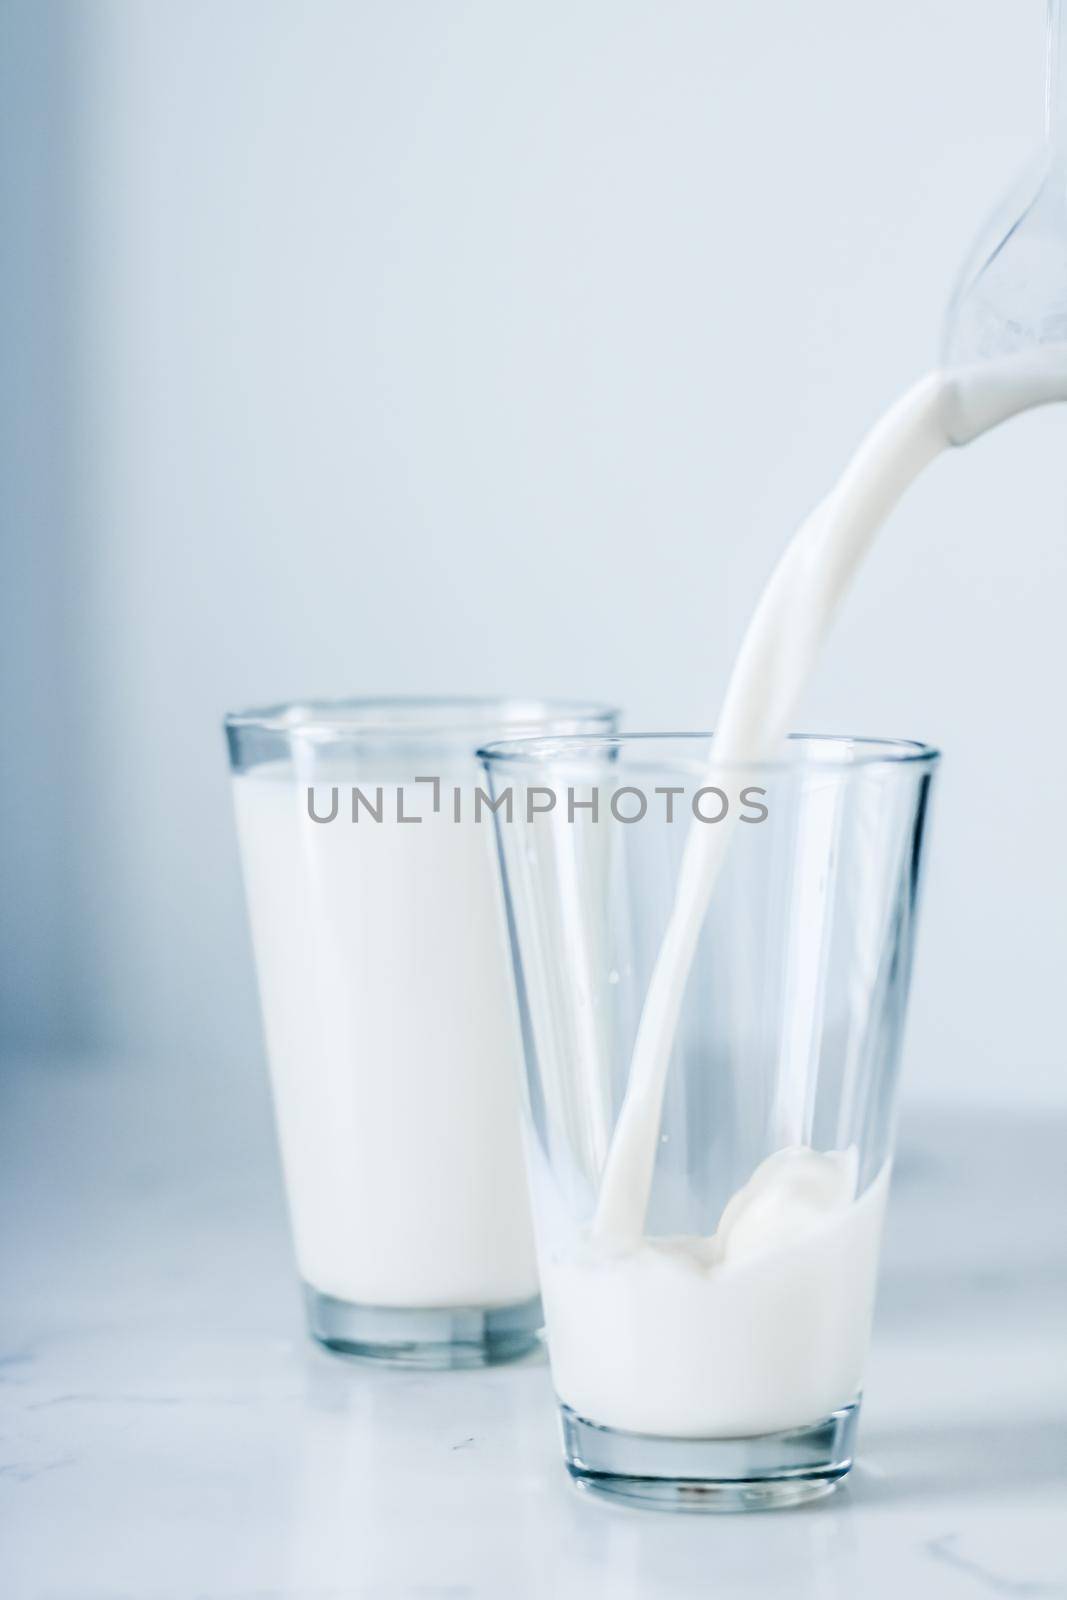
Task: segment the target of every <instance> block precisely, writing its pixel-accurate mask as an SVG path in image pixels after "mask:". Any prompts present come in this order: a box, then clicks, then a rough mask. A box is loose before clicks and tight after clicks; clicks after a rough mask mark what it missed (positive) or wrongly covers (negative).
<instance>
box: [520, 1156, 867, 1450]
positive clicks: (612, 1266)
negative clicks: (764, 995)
mask: <svg viewBox="0 0 1067 1600" xmlns="http://www.w3.org/2000/svg"><path fill="white" fill-rule="evenodd" d="M855 1183H856V1164H855V1153H854V1152H852V1151H849V1152H847V1153H842V1154H836V1153H833V1154H828V1155H820V1154H818V1153H816V1152H815V1151H812V1150H783V1151H779V1152H778V1154H777V1155H773V1156H771V1157H770V1158H769V1159H768V1160H767V1161H764V1162H763V1163H762V1164H761V1166H760V1167H758V1168H757V1170H756V1172H755V1173H754V1174H753V1176H752V1178H751V1179H750V1180H749V1182H748V1183H747V1184H746V1185H745V1187H744V1188H743V1189H741V1190H739V1191H738V1193H737V1194H736V1195H734V1197H733V1199H732V1200H731V1201H730V1203H729V1205H728V1206H727V1207H726V1209H725V1211H724V1212H723V1215H722V1219H721V1221H720V1223H719V1227H718V1229H717V1230H716V1232H715V1233H714V1234H713V1235H712V1236H711V1237H710V1238H707V1239H704V1238H679V1239H649V1240H646V1241H645V1242H644V1243H643V1244H642V1245H641V1246H639V1247H638V1248H637V1249H635V1250H628V1251H625V1252H623V1253H622V1254H619V1255H612V1254H610V1253H607V1252H605V1251H604V1250H603V1249H598V1248H597V1247H596V1246H595V1245H593V1246H590V1248H589V1251H588V1253H587V1254H584V1255H579V1256H577V1257H575V1256H571V1257H570V1258H569V1259H568V1258H567V1257H566V1255H563V1256H557V1257H555V1258H546V1259H545V1261H544V1262H543V1264H542V1285H543V1291H542V1292H543V1294H544V1297H545V1315H546V1319H547V1323H548V1329H549V1339H550V1350H551V1355H552V1376H553V1381H554V1383H555V1386H556V1392H557V1393H558V1395H559V1397H560V1399H561V1400H563V1401H564V1402H565V1403H566V1404H567V1405H569V1406H571V1407H572V1409H573V1410H575V1411H577V1412H578V1413H579V1415H580V1416H583V1417H588V1418H591V1419H592V1420H594V1421H596V1422H599V1423H602V1424H604V1425H606V1426H608V1427H612V1428H624V1429H626V1430H627V1431H629V1432H632V1433H654V1434H663V1435H667V1436H670V1437H674V1438H687V1437H688V1438H715V1437H728V1436H731V1435H745V1434H754V1433H769V1432H773V1431H775V1430H777V1429H779V1428H790V1427H795V1426H800V1425H802V1424H804V1423H808V1422H813V1421H816V1420H818V1419H819V1418H820V1417H825V1416H827V1415H828V1414H829V1413H830V1412H831V1411H835V1410H836V1409H837V1408H838V1407H839V1406H843V1405H847V1404H849V1403H850V1402H851V1401H852V1400H854V1399H855V1396H856V1391H857V1390H858V1388H859V1386H860V1379H861V1376H862V1372H863V1362H864V1358H865V1356H866V1351H867V1343H868V1339H869V1336H870V1324H871V1313H872V1309H873V1306H874V1290H875V1279H876V1273H877V1261H878V1243H879V1238H880V1234H881V1227H882V1215H883V1211H884V1209H885V1197H886V1190H887V1187H888V1173H887V1172H885V1171H883V1172H882V1173H881V1174H880V1175H879V1177H878V1178H877V1179H876V1180H875V1182H874V1183H872V1184H870V1185H869V1186H868V1188H867V1189H866V1191H865V1192H864V1194H863V1195H862V1196H861V1197H860V1199H859V1200H854V1198H853V1195H854V1190H855ZM549 1254H550V1253H548V1252H546V1257H549Z"/></svg>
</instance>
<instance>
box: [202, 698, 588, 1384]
mask: <svg viewBox="0 0 1067 1600" xmlns="http://www.w3.org/2000/svg"><path fill="white" fill-rule="evenodd" d="M613 725H614V716H613V713H612V712H610V711H608V710H605V709H604V708H603V707H600V706H593V705H584V704H581V705H580V704H567V703H562V702H559V703H550V702H540V701H502V700H480V699H456V700H347V701H338V702H327V703H305V704H294V705H284V706H274V707H270V708H267V709H265V710H255V711H246V712H240V713H235V714H233V715H231V716H229V717H227V718H226V732H227V738H228V742H229V750H230V761H231V766H232V771H233V792H234V803H235V807H236V813H237V828H238V836H239V842H240V850H241V860H242V865H243V870H244V878H245V886H246V892H247V899H248V907H249V914H250V919H251V925H252V938H253V944H254V947H255V957H256V967H257V972H258V978H259V989H260V998H261V1004H262V1011H263V1020H264V1026H265V1031H266V1041H267V1053H268V1057H269V1062H270V1072H271V1080H272V1086H273V1095H274V1105H275V1113H276V1120H277V1127H278V1136H279V1142H280V1145H281V1154H282V1163H283V1167H284V1173H285V1184H286V1191H287V1195H288V1202H289V1212H290V1218H291V1222H292V1231H293V1238H294V1243H295V1249H296V1257H297V1263H298V1267H299V1271H300V1276H301V1279H302V1281H303V1284H304V1290H305V1297H306V1306H307V1314H308V1320H309V1323H310V1328H311V1332H312V1333H313V1335H314V1336H315V1337H316V1338H317V1339H319V1340H320V1341H321V1342H322V1343H323V1344H325V1345H327V1346H329V1347H330V1348H331V1349H335V1350H339V1351H343V1352H346V1353H350V1354H358V1355H363V1356H377V1357H381V1358H385V1359H391V1360H395V1361H403V1362H410V1363H413V1364H419V1365H423V1366H445V1367H456V1366H478V1365H482V1364H484V1363H488V1362H493V1361H501V1360H507V1359H510V1358H512V1357H514V1356H517V1355H521V1354H522V1353H523V1352H524V1351H526V1350H527V1349H529V1348H530V1346H531V1345H532V1344H533V1343H534V1341H535V1339H536V1337H537V1331H538V1329H539V1327H540V1323H541V1312H540V1302H539V1299H538V1281H537V1269H536V1264H535V1258H534V1247H533V1241H532V1237H531V1228H530V1221H529V1215H528V1204H527V1194H526V1184H525V1179H524V1176H523V1172H522V1161H521V1152H520V1136H519V1129H518V1112H517V1105H518V1099H519V1083H520V1076H521V1044H520V1036H519V1024H518V1018H517V1013H516V1005H515V993H514V985H513V979H512V974H511V966H510V958H509V954H508V948H507V934H506V929H505V924H504V914H503V904H502V896H501V891H500V882H499V871H498V866H497V856H496V845H495V840H494V835H493V825H492V814H491V812H490V811H489V810H488V808H487V806H486V804H485V801H486V800H487V798H488V791H487V788H486V786H485V780H484V776H483V774H482V772H481V769H480V767H479V765H478V762H477V760H476V756H475V752H476V750H477V748H478V746H479V744H482V743H484V742H485V741H486V740H487V739H489V738H493V737H503V736H506V735H508V734H519V733H527V734H533V733H539V732H540V733H547V732H572V733H581V732H584V733H590V734H597V733H599V734H603V733H606V732H609V731H610V730H611V729H612V727H613Z"/></svg>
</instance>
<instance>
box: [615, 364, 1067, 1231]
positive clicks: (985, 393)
mask: <svg viewBox="0 0 1067 1600" xmlns="http://www.w3.org/2000/svg"><path fill="white" fill-rule="evenodd" d="M1064 399H1067V350H1049V351H1045V352H1041V353H1039V354H1036V355H1035V354H1026V355H1024V356H1014V357H1011V358H1008V359H1005V360H1003V361H999V362H996V363H991V364H989V365H988V366H980V367H977V368H972V369H967V370H966V371H962V372H957V373H954V374H953V375H951V376H950V377H946V376H945V375H944V374H942V373H937V372H935V373H931V374H929V375H928V376H927V377H925V378H923V379H922V380H921V381H920V382H919V383H917V384H916V385H915V386H914V388H912V389H910V390H909V391H908V392H907V393H906V394H905V395H904V396H903V397H902V399H900V400H898V401H897V403H896V405H894V406H893V407H892V408H891V409H890V410H889V411H888V412H887V413H886V414H885V416H884V417H882V418H881V420H880V421H879V422H878V423H876V425H875V426H874V428H873V429H872V430H871V431H870V433H869V434H868V435H867V437H866V438H865V439H864V440H863V442H862V444H861V445H860V447H859V449H858V450H857V451H856V453H855V455H854V456H853V458H852V460H851V461H850V462H849V464H848V466H847V467H846V468H845V471H844V473H843V474H842V476H841V478H840V479H839V480H838V482H837V484H836V485H835V487H834V489H833V490H832V491H831V493H830V494H829V495H828V496H827V498H826V499H825V500H823V501H822V502H821V504H820V505H818V506H816V508H815V510H814V511H813V512H812V513H811V515H810V516H809V517H808V518H807V520H806V521H805V522H804V523H802V524H801V527H800V528H799V530H798V531H797V533H796V534H795V535H794V537H793V539H792V541H791V542H790V544H789V545H788V546H787V547H786V550H785V553H784V554H783V556H782V557H781V559H780V561H779V563H778V565H777V567H776V568H775V570H774V572H773V573H772V574H771V577H770V580H769V582H768V583H767V586H766V588H765V589H764V591H763V594H762V596H761V598H760V601H759V604H758V605H757V607H756V610H755V612H754V614H753V617H752V620H751V622H750V623H749V626H748V630H747V632H746V634H745V637H744V640H743V641H742V644H741V649H740V652H739V654H738V656H737V659H736V661H735V663H734V667H733V671H732V672H731V674H730V679H729V682H728V685H727V690H726V696H725V699H724V702H723V707H722V712H721V714H720V716H719V720H718V722H717V724H716V734H715V739H714V748H713V752H712V757H711V765H710V767H709V775H708V778H707V782H709V783H714V782H715V781H716V776H715V775H716V772H717V771H720V769H722V768H723V767H734V768H741V769H743V768H744V765H745V763H749V762H752V763H758V762H760V761H767V760H771V759H773V758H774V756H775V754H776V753H777V750H778V747H779V745H780V742H781V740H782V738H783V737H784V735H785V733H786V731H787V729H788V726H789V723H790V721H791V719H792V717H793V714H794V710H795V707H796V705H797V703H798V701H799V699H800V697H801V695H802V693H803V691H804V688H805V687H806V685H807V682H808V679H809V678H810V676H811V673H812V671H813V669H814V666H815V663H816V661H817V660H818V657H819V654H820V652H821V650H822V648H823V645H824V644H825V641H826V638H827V636H828V634H829V632H830V628H831V626H832V624H833V621H834V618H835V616H836V614H837V610H838V606H839V605H840V603H841V600H842V599H843V597H844V595H845V593H846V592H847V590H848V586H849V584H850V583H851V581H852V579H853V577H854V576H855V573H856V571H857V570H858V568H859V566H860V564H861V563H862V561H863V558H864V556H865V555H866V554H867V551H868V550H869V549H870V546H871V544H872V543H873V540H874V537H875V535H876V533H877V532H878V529H879V528H880V527H881V525H882V523H883V521H884V520H885V518H886V517H887V516H888V515H889V513H890V512H891V511H892V509H893V507H894V506H895V505H896V504H897V502H898V501H899V500H900V498H901V496H902V495H903V494H904V492H905V490H907V489H908V488H909V487H910V485H911V484H912V483H913V482H914V481H915V479H916V478H917V477H918V476H919V475H920V473H921V472H923V470H924V469H925V468H926V467H927V466H929V464H930V463H931V462H932V461H933V460H935V458H936V457H937V456H939V455H940V454H941V453H942V452H943V451H944V450H946V449H947V448H948V447H949V445H950V444H953V443H967V442H969V441H970V440H971V439H974V438H977V437H978V435H979V434H980V433H983V432H986V431H987V430H988V429H989V428H992V427H994V426H996V425H997V424H998V423H1000V422H1003V421H1005V420H1007V418H1008V417H1011V416H1014V415H1015V414H1016V413H1017V412H1020V411H1024V410H1027V409H1029V408H1030V407H1032V406H1036V405H1043V404H1046V403H1047V402H1049V401H1052V400H1064ZM730 831H731V830H730V828H729V827H728V826H727V827H721V828H715V829H708V828H701V827H699V826H697V825H693V826H691V827H690V830H689V835H688V837H687V840H686V847H685V853H684V856H683V861H682V867H681V871H680V874H679V882H678V888H677V892H676V898H675V903H674V907H673V910H672V912H671V916H670V920H669V922H668V925H667V929H666V932H665V934H664V938H663V944H662V946H661V948H660V952H659V955H658V958H657V961H656V965H655V967H654V969H653V973H652V978H651V981H650V983H649V990H648V995H647V997H646V1000H645V1005H644V1008H643V1011H642V1015H641V1020H640V1024H639V1027H638V1032H637V1038H636V1042H635V1046H634V1053H633V1060H632V1063H631V1067H630V1076H629V1081H628V1086H627V1091H626V1097H625V1100H624V1103H623V1107H622V1111H621V1113H620V1116H619V1120H618V1122H617V1124H616V1128H615V1132H614V1135H613V1138H612V1142H611V1149H610V1151H609V1155H608V1160H607V1164H606V1167H605V1170H604V1174H603V1178H602V1181H601V1188H600V1195H599V1202H598V1206H597V1215H596V1222H595V1232H596V1233H597V1235H598V1236H599V1237H600V1238H602V1239H605V1240H615V1241H616V1242H618V1241H628V1242H630V1243H632V1242H633V1241H635V1240H636V1239H638V1238H639V1237H640V1235H641V1232H642V1229H643V1226H644V1218H645V1212H646V1210H647V1207H648V1195H649V1189H650V1186H651V1182H652V1170H653V1165H654V1162H655V1153H656V1144H657V1140H658V1136H659V1123H660V1111H661V1106H662V1100H663V1087H664V1083H665V1080H666V1074H667V1067H668V1064H669V1061H670V1054H671V1047H672V1044H673V1041H674V1033H675V1028H676V1026H677V1021H678V1013H679V1010H680V1008H681V1003H682V997H683V994H684V992H685V984H686V980H687V978H688V976H689V969H690V966H691V964H692V959H693V953H694V950H695V948H696V943H697V940H698V938H699V936H700V930H701V927H702V926H703V922H704V914H705V912H706V910H707V906H708V901H709V900H710V898H711V894H712V892H713V890H714V887H715V881H716V879H717V877H718V875H719V870H720V868H721V866H722V862H723V860H724V859H725V855H726V852H727V850H728V849H729V847H730ZM799 1136H800V1132H799V1130H798V1129H797V1128H795V1127H794V1128H789V1127H787V1128H783V1129H782V1130H781V1137H782V1142H783V1143H784V1144H789V1143H793V1142H795V1141H796V1140H797V1139H798V1138H799Z"/></svg>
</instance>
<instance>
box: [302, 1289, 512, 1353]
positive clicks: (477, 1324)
mask: <svg viewBox="0 0 1067 1600" xmlns="http://www.w3.org/2000/svg"><path fill="white" fill-rule="evenodd" d="M304 1305H305V1307H306V1309H307V1318H308V1326H309V1327H310V1329H311V1333H312V1335H313V1337H314V1338H316V1339H317V1340H318V1341H319V1343H320V1344H322V1345H325V1346H326V1348H327V1350H333V1351H335V1352H337V1353H338V1354H340V1355H346V1356H363V1357H366V1358H369V1359H370V1360H372V1361H390V1362H393V1363H394V1364H396V1365H398V1366H405V1367H439V1368H448V1367H490V1366H494V1365H495V1364H496V1363H497V1362H500V1361H515V1360H516V1359H517V1358H518V1357H519V1356H524V1355H526V1353H527V1352H528V1351H530V1350H532V1349H534V1347H535V1346H536V1345H537V1343H538V1333H539V1331H540V1328H541V1322H542V1317H541V1301H540V1299H539V1298H538V1297H537V1296H535V1297H534V1298H533V1299H532V1300H524V1301H522V1302H520V1304H518V1305H514V1306H498V1307H495V1308H493V1309H491V1310H486V1309H484V1308H479V1307H476V1306H474V1307H469V1306H447V1307H440V1308H438V1307H428V1308H423V1307H416V1308H408V1307H404V1306H400V1307H395V1306H363V1305H354V1304H352V1303H351V1302H349V1301H347V1300H335V1299H334V1298H333V1297H332V1295H328V1294H320V1292H319V1291H318V1289H313V1288H312V1287H311V1285H310V1284H308V1283H305V1284H304Z"/></svg>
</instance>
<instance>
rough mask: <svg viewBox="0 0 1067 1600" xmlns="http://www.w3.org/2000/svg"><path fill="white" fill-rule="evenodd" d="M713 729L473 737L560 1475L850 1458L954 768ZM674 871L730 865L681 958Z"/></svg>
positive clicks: (706, 1504) (750, 1471)
mask: <svg viewBox="0 0 1067 1600" xmlns="http://www.w3.org/2000/svg"><path fill="white" fill-rule="evenodd" d="M709 750H710V751H711V759H712V762H713V758H714V741H713V740H712V739H711V736H710V735H695V734H694V735H678V736H670V735H664V736H660V735H639V734H635V735H626V736H622V737H619V738H613V737H609V738H588V737H572V738H562V739H560V738H555V739H554V738H534V739H527V740H520V741H515V742H507V743H501V744H496V745H494V746H491V747H490V748H488V749H487V750H484V751H483V752H482V754H483V759H484V761H485V766H486V770H487V773H488V776H489V781H490V785H491V788H492V791H493V800H494V804H495V806H496V808H497V809H496V811H495V822H496V831H497V839H498V844H499V849H500V856H501V862H502V865H503V872H504V881H505V891H506V901H507V909H508V916H509V924H510V934H511V940H512V949H513V954H514V959H515V966H516V973H517V978H518V991H519V1003H520V1011H521V1015H522V1024H523V1032H524V1046H525V1059H526V1084H527V1093H526V1098H525V1107H524V1122H525V1134H526V1148H527V1159H528V1166H529V1172H530V1180H531V1192H532V1197H533V1205H534V1222H535V1231H536V1235H537V1245H538V1256H539V1262H540V1271H541V1283H542V1293H543V1296H544V1303H545V1321H546V1329H547V1334H548V1343H549V1353H550V1359H551V1363H552V1373H553V1378H554V1382H555V1387H556V1391H557V1394H558V1397H559V1402H560V1409H561V1414H562V1421H563V1440H564V1452H565V1457H566V1464H567V1467H568V1468H569V1470H570V1472H571V1474H572V1475H573V1476H574V1477H575V1478H577V1479H578V1480H580V1481H581V1482H582V1483H583V1484H585V1485H586V1486H588V1487H590V1488H594V1489H599V1490H602V1491H606V1492H611V1493H614V1494H617V1495H624V1496H628V1497H630V1498H632V1499H637V1500H643V1501H652V1502H655V1503H659V1504H666V1505H672V1506H678V1507H695V1508H705V1509H743V1508H758V1507H765V1506H775V1505H784V1504H794V1503H796V1502H798V1501H802V1500H807V1499H810V1498H813V1497H814V1496H817V1495H820V1494H824V1493H826V1492H828V1491H829V1490H830V1489H832V1488H833V1486H834V1485H835V1484H836V1482H837V1481H838V1480H839V1479H840V1478H841V1477H842V1476H843V1474H844V1473H845V1472H847V1471H848V1468H849V1466H850V1465H851V1459H852V1449H853V1438H854V1434H855V1428H856V1420H857V1415H858V1410H859V1396H860V1387H861V1381H862V1373H863V1364H864V1357H865V1352H866V1347H867V1343H868V1336H869V1328H870V1321H871V1312H872V1306H873V1299H874V1289H875V1279H876V1274H877V1260H878V1250H879V1237H880V1232H881V1226H882V1215H883V1210H884V1207H885V1202H886V1193H887V1189H888V1184H889V1170H890V1162H891V1156H892V1145H893V1105H894V1096H895V1089H896V1082H897V1069H898V1063H899V1058H900V1047H901V1032H902V1027H903V1022H904V1011H905V1002H906V997H907V989H908V978H909V972H910V969H911V960H912V944H913V938H914V931H915V915H916V895H917V891H918V886H919V876H920V865H921V856H922V843H923V834H924V827H925V821H926V816H927V805H928V800H929V796H930V788H931V783H932V780H933V775H934V770H935V767H936V764H937V760H938V757H937V753H936V751H933V750H931V749H928V748H926V747H924V746H922V745H916V744H906V743H896V742H891V741H881V740H871V739H836V738H822V737H819V738H808V737H797V738H794V739H792V740H790V741H789V743H788V748H787V753H786V754H785V756H784V757H783V759H782V760H780V761H777V762H774V763H770V764H767V765H765V766H761V767H751V766H750V767H747V768H745V769H744V770H743V771H742V770H737V769H731V768H728V767H725V766H719V767H717V768H715V767H713V766H709V754H708V752H709ZM683 852H684V862H683ZM683 872H684V873H685V874H686V875H687V876H688V879H689V880H690V887H692V883H691V878H692V874H694V873H703V874H706V875H707V884H708V885H709V886H710V899H709V900H708V904H707V911H706V913H705V915H704V919H703V923H702V924H698V926H699V928H700V931H699V936H698V937H697V939H696V943H695V948H694V949H693V950H692V952H686V953H685V957H684V958H682V957H679V956H678V944H677V939H676V933H677V929H676V927H675V926H674V924H673V923H672V913H673V911H674V908H675V897H676V891H677V888H678V884H679V876H680V874H681V873H683ZM669 926H670V928H671V931H670V934H669V937H668V940H667V943H666V945H665V944H664V938H665V934H668V930H669ZM672 950H673V951H674V954H675V962H674V970H673V973H672V972H670V971H666V968H667V967H670V965H671V962H670V959H669V958H670V954H671V951H672ZM664 951H665V952H666V956H663V955H662V952H664ZM690 957H691V959H690ZM657 962H658V970H656V971H655V977H654V969H657ZM665 963H666V966H665ZM650 988H651V991H652V993H651V998H650ZM672 995H673V997H674V998H673V1001H672V998H671V996H672ZM642 1017H643V1021H642ZM639 1027H640V1042H639ZM650 1040H651V1041H652V1044H651V1045H650ZM657 1040H658V1041H659V1043H658V1047H657V1044H656V1041H657ZM635 1045H637V1046H638V1048H637V1053H636V1056H635Z"/></svg>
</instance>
